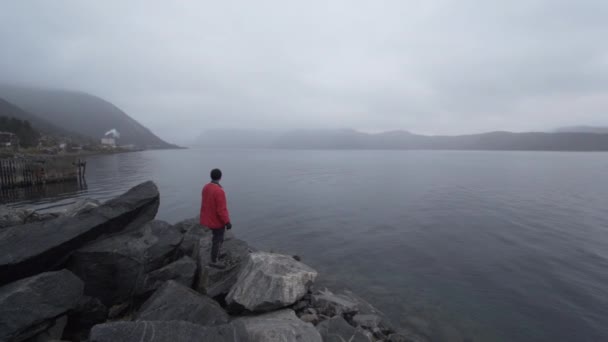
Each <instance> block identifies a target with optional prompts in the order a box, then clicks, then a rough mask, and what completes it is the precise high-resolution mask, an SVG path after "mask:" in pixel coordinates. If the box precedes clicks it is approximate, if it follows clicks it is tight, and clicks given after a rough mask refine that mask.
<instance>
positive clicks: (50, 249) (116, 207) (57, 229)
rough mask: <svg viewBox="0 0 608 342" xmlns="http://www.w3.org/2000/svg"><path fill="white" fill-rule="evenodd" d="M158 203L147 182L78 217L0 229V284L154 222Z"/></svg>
mask: <svg viewBox="0 0 608 342" xmlns="http://www.w3.org/2000/svg"><path fill="white" fill-rule="evenodd" d="M158 204H159V193H158V189H157V188H156V185H154V183H152V182H146V183H142V184H140V185H138V186H136V187H134V188H132V189H131V190H129V191H127V192H126V193H125V194H123V195H121V196H119V197H117V198H115V199H113V200H111V201H108V202H106V203H105V204H103V205H101V206H99V207H97V208H93V209H91V210H90V211H87V212H86V213H83V214H81V215H78V216H77V217H59V218H56V219H52V220H48V221H44V222H36V223H29V224H25V225H21V226H14V227H9V228H5V229H2V230H0V251H2V253H0V285H3V284H7V283H9V282H11V281H15V280H18V279H21V278H25V277H29V276H32V275H35V274H38V273H41V272H45V271H48V270H50V269H52V268H54V267H57V266H58V265H61V264H62V263H63V262H65V260H66V259H67V257H68V256H69V255H70V254H71V253H72V252H74V251H75V250H77V249H79V248H81V247H82V246H84V245H86V244H88V243H90V242H92V241H95V240H97V239H98V238H100V237H102V236H104V235H108V234H113V233H117V232H120V231H122V230H124V229H126V228H127V227H128V226H129V225H130V224H133V223H134V222H138V221H144V222H145V221H149V220H151V219H153V218H154V216H155V215H156V212H157V210H158Z"/></svg>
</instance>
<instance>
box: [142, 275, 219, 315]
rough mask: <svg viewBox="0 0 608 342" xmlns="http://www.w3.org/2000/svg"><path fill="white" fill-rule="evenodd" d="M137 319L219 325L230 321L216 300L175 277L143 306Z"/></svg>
mask: <svg viewBox="0 0 608 342" xmlns="http://www.w3.org/2000/svg"><path fill="white" fill-rule="evenodd" d="M135 319H136V320H137V321H185V322H191V323H196V324H200V325H218V324H224V323H228V314H227V313H226V312H225V311H224V309H222V308H221V307H220V305H219V304H218V303H217V302H215V301H214V300H213V299H211V298H209V297H206V296H203V295H201V294H199V293H197V292H196V291H194V290H192V289H190V288H187V287H185V286H183V285H181V284H178V283H177V282H175V281H172V280H171V281H168V282H166V283H165V284H164V285H163V286H162V287H161V288H160V289H158V290H157V291H156V292H155V293H154V294H153V295H152V297H150V299H148V300H147V301H146V302H145V303H144V304H143V305H142V307H141V309H140V311H139V312H138V313H137V315H136V317H135Z"/></svg>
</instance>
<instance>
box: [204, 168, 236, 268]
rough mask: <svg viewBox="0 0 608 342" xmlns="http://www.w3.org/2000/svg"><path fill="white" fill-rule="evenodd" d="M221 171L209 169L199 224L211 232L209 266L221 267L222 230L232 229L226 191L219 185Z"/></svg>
mask: <svg viewBox="0 0 608 342" xmlns="http://www.w3.org/2000/svg"><path fill="white" fill-rule="evenodd" d="M221 179H222V171H220V170H219V169H213V170H211V182H210V183H208V184H206V185H205V186H204V187H203V193H202V201H201V225H202V226H203V227H207V228H208V229H210V230H211V232H212V233H213V240H212V241H213V244H212V246H211V263H210V264H209V266H212V267H217V268H223V267H224V265H223V264H222V263H220V262H219V259H220V258H221V256H220V249H221V247H222V243H223V242H224V232H225V231H226V229H232V224H231V223H230V214H228V206H227V204H226V193H225V192H224V189H223V188H222V186H221V185H220V180H221Z"/></svg>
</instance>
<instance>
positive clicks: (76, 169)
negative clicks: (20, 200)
mask: <svg viewBox="0 0 608 342" xmlns="http://www.w3.org/2000/svg"><path fill="white" fill-rule="evenodd" d="M86 165H87V164H86V162H85V161H82V160H81V159H76V158H67V157H43V158H36V157H25V158H8V159H0V189H1V190H5V189H14V188H21V187H28V186H34V185H43V184H49V183H59V182H82V181H83V180H84V176H85V173H86V167H87V166H86Z"/></svg>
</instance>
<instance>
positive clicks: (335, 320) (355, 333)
mask: <svg viewBox="0 0 608 342" xmlns="http://www.w3.org/2000/svg"><path fill="white" fill-rule="evenodd" d="M317 330H318V331H319V333H320V334H321V336H322V337H323V341H324V342H371V341H372V339H371V338H370V336H368V335H366V334H365V332H364V331H363V330H362V329H360V328H355V327H353V326H352V325H350V324H348V322H346V320H345V319H344V318H342V316H335V317H332V318H330V319H328V320H325V321H323V322H321V323H319V324H318V325H317Z"/></svg>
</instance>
